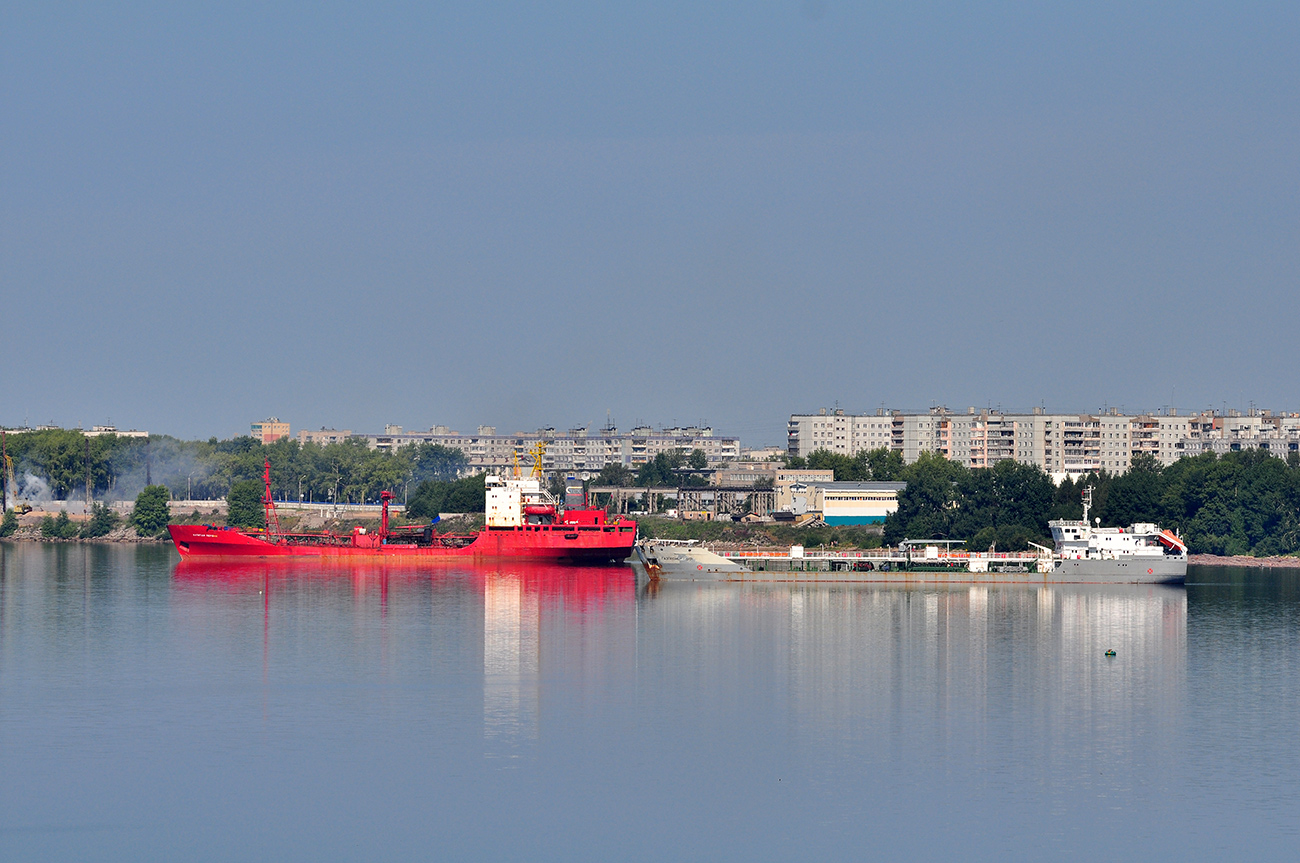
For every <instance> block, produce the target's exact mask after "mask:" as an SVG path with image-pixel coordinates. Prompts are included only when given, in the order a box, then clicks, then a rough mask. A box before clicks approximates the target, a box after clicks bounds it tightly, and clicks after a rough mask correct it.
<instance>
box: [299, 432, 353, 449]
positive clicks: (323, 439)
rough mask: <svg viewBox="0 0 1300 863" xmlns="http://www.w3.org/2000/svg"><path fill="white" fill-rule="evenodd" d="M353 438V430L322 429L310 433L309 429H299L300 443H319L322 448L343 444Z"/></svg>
mask: <svg viewBox="0 0 1300 863" xmlns="http://www.w3.org/2000/svg"><path fill="white" fill-rule="evenodd" d="M350 437H352V430H351V429H343V430H342V431H340V430H339V429H327V428H321V430H320V431H308V430H307V429H298V443H300V444H306V443H317V444H320V445H321V446H324V445H325V444H330V443H342V442H343V441H345V440H347V439H348V438H350Z"/></svg>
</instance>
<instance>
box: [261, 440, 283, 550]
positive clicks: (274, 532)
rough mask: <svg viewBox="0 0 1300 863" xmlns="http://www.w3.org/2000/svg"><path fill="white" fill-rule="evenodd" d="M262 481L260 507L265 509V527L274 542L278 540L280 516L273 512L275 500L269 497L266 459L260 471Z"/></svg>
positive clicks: (268, 468)
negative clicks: (262, 490) (263, 490)
mask: <svg viewBox="0 0 1300 863" xmlns="http://www.w3.org/2000/svg"><path fill="white" fill-rule="evenodd" d="M262 482H263V484H264V486H265V488H266V491H265V492H264V493H263V494H262V509H264V510H265V511H266V529H267V532H269V533H270V534H271V536H273V537H275V539H276V542H279V540H280V517H279V516H277V515H276V514H275V501H274V500H272V499H271V460H270V459H267V460H266V467H265V469H264V470H263V471H262Z"/></svg>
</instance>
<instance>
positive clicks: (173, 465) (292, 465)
mask: <svg viewBox="0 0 1300 863" xmlns="http://www.w3.org/2000/svg"><path fill="white" fill-rule="evenodd" d="M7 448H8V451H9V455H10V457H11V458H12V459H13V461H14V473H15V480H16V482H15V485H16V486H17V488H16V489H14V490H12V491H14V492H16V494H17V496H18V497H26V498H30V499H33V500H40V499H52V500H66V499H69V498H71V499H77V498H80V497H82V496H83V495H84V494H85V488H86V477H87V473H89V476H90V480H91V486H92V493H93V495H94V497H95V498H96V499H97V500H98V499H115V500H130V499H132V498H134V497H135V496H136V495H137V494H138V493H139V492H140V491H141V490H142V489H143V488H144V487H145V486H147V485H161V486H163V487H165V488H166V489H167V491H168V493H169V494H170V496H171V497H172V498H186V497H189V498H193V499H196V500H218V499H221V498H224V497H225V496H226V495H227V494H228V493H229V492H230V489H231V487H232V486H233V485H234V484H235V483H238V482H240V481H243V480H260V479H261V477H262V470H263V462H264V461H266V460H269V461H270V462H271V490H272V494H273V495H274V496H275V497H276V498H277V499H280V500H298V498H299V495H301V496H302V499H303V500H311V501H318V502H320V501H324V502H330V501H338V502H340V503H365V502H373V501H375V500H376V499H377V498H378V497H379V493H380V492H382V491H384V490H388V491H391V492H393V493H394V495H396V496H397V499H398V500H403V499H405V497H406V495H407V494H408V493H409V491H411V490H412V489H414V488H415V487H416V486H418V485H419V483H421V482H424V481H426V480H452V479H456V478H457V477H459V476H460V475H461V474H463V473H465V472H466V470H467V469H468V467H469V462H468V459H467V458H466V457H465V454H464V453H462V452H461V451H460V450H457V449H452V448H449V447H444V446H441V445H439V444H429V443H421V444H416V445H411V446H405V447H400V448H398V449H395V450H393V451H391V452H390V451H386V450H371V449H370V448H369V447H368V446H367V445H366V443H365V442H364V441H361V440H349V441H343V442H339V443H330V444H323V445H322V444H316V443H307V444H300V443H299V442H298V441H296V440H292V439H288V438H285V439H281V440H278V441H276V442H275V443H271V444H266V445H263V444H262V443H261V442H260V441H258V440H257V439H255V438H252V437H248V436H241V437H235V438H231V439H229V440H217V439H216V438H209V439H208V440H206V441H185V440H179V439H177V438H173V437H170V436H168V435H150V436H149V437H148V438H147V439H144V438H128V437H119V436H117V435H100V436H97V437H92V438H87V437H85V436H84V435H83V434H82V433H81V432H79V431H76V430H66V429H53V430H47V431H37V432H25V433H23V434H16V435H8V436H7Z"/></svg>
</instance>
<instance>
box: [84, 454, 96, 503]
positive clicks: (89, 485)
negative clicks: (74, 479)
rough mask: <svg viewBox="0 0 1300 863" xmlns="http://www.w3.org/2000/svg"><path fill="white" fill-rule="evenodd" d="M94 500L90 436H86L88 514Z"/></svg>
mask: <svg viewBox="0 0 1300 863" xmlns="http://www.w3.org/2000/svg"><path fill="white" fill-rule="evenodd" d="M94 502H95V501H94V498H92V497H91V483H90V438H86V515H90V508H91V507H92V506H93V505H94Z"/></svg>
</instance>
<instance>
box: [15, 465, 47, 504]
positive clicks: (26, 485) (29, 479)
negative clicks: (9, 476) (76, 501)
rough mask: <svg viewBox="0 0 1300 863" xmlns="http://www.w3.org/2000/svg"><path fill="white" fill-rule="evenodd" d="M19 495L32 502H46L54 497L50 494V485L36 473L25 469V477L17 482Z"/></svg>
mask: <svg viewBox="0 0 1300 863" xmlns="http://www.w3.org/2000/svg"><path fill="white" fill-rule="evenodd" d="M17 485H18V497H19V498H21V499H22V500H27V501H31V502H32V503H46V502H48V501H51V500H53V499H54V496H53V495H51V494H50V485H49V483H47V482H46V481H45V480H43V479H41V478H40V477H39V476H37V475H36V474H34V473H31V472H29V471H23V478H22V479H20V480H19V481H18V483H17Z"/></svg>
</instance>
